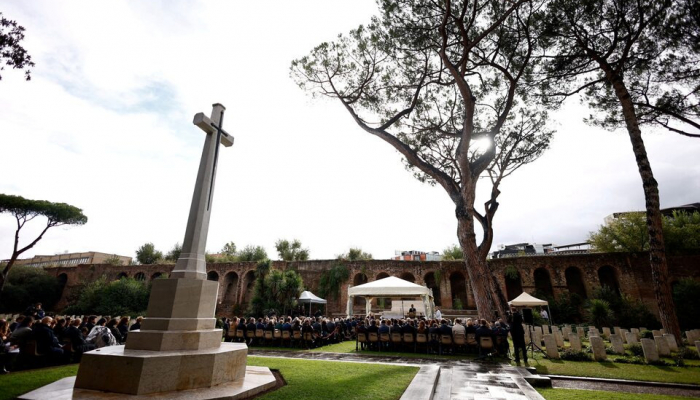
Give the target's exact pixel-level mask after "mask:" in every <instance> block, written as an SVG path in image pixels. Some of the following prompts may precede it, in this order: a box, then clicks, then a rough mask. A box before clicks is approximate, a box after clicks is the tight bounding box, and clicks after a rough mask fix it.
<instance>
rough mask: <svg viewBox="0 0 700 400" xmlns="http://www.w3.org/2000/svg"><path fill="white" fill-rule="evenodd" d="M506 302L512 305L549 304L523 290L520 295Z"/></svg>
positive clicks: (531, 305)
mask: <svg viewBox="0 0 700 400" xmlns="http://www.w3.org/2000/svg"><path fill="white" fill-rule="evenodd" d="M508 304H510V305H511V306H514V307H535V306H546V305H549V303H547V301H545V300H540V299H538V298H537V297H533V296H531V295H529V294H527V293H525V292H523V294H521V295H520V296H518V297H516V298H514V299H513V300H511V301H509V302H508Z"/></svg>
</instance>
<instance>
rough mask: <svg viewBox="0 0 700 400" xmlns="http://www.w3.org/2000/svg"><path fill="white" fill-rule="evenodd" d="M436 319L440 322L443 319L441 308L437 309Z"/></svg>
mask: <svg viewBox="0 0 700 400" xmlns="http://www.w3.org/2000/svg"><path fill="white" fill-rule="evenodd" d="M435 319H436V320H438V321H440V320H441V319H442V311H440V307H435Z"/></svg>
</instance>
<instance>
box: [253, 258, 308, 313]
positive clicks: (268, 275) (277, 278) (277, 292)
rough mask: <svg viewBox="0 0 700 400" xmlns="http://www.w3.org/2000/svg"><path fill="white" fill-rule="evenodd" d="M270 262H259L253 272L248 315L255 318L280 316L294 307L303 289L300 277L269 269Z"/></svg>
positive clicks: (287, 271)
mask: <svg viewBox="0 0 700 400" xmlns="http://www.w3.org/2000/svg"><path fill="white" fill-rule="evenodd" d="M271 265H272V263H271V262H270V260H264V261H260V262H259V263H258V265H257V267H256V270H255V286H253V298H252V299H251V302H250V309H249V314H250V315H252V316H255V317H259V316H262V315H267V314H271V313H276V314H281V313H285V312H286V311H287V310H289V309H291V308H292V307H293V306H294V302H295V301H296V300H294V299H296V298H297V297H299V294H301V291H302V290H303V287H304V282H303V280H302V278H301V276H300V275H299V274H298V273H297V272H296V271H294V270H291V269H290V270H286V271H280V270H275V269H271Z"/></svg>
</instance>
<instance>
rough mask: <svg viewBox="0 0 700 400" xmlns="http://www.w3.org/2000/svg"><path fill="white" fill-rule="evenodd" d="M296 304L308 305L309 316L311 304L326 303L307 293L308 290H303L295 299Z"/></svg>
mask: <svg viewBox="0 0 700 400" xmlns="http://www.w3.org/2000/svg"><path fill="white" fill-rule="evenodd" d="M297 302H298V303H304V304H306V303H308V304H309V314H311V305H312V304H326V303H327V301H326V300H325V299H322V298H320V297H318V296H316V295H315V294H313V293H311V292H309V291H308V290H305V291H303V292H301V295H300V296H299V298H298V299H297Z"/></svg>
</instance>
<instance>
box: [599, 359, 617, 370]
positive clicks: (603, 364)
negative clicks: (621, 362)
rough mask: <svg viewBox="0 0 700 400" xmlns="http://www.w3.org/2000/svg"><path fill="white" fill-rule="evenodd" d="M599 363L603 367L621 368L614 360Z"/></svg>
mask: <svg viewBox="0 0 700 400" xmlns="http://www.w3.org/2000/svg"><path fill="white" fill-rule="evenodd" d="M598 365H600V366H601V367H605V368H616V369H619V368H620V367H618V366H617V365H615V363H613V362H612V361H598Z"/></svg>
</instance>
